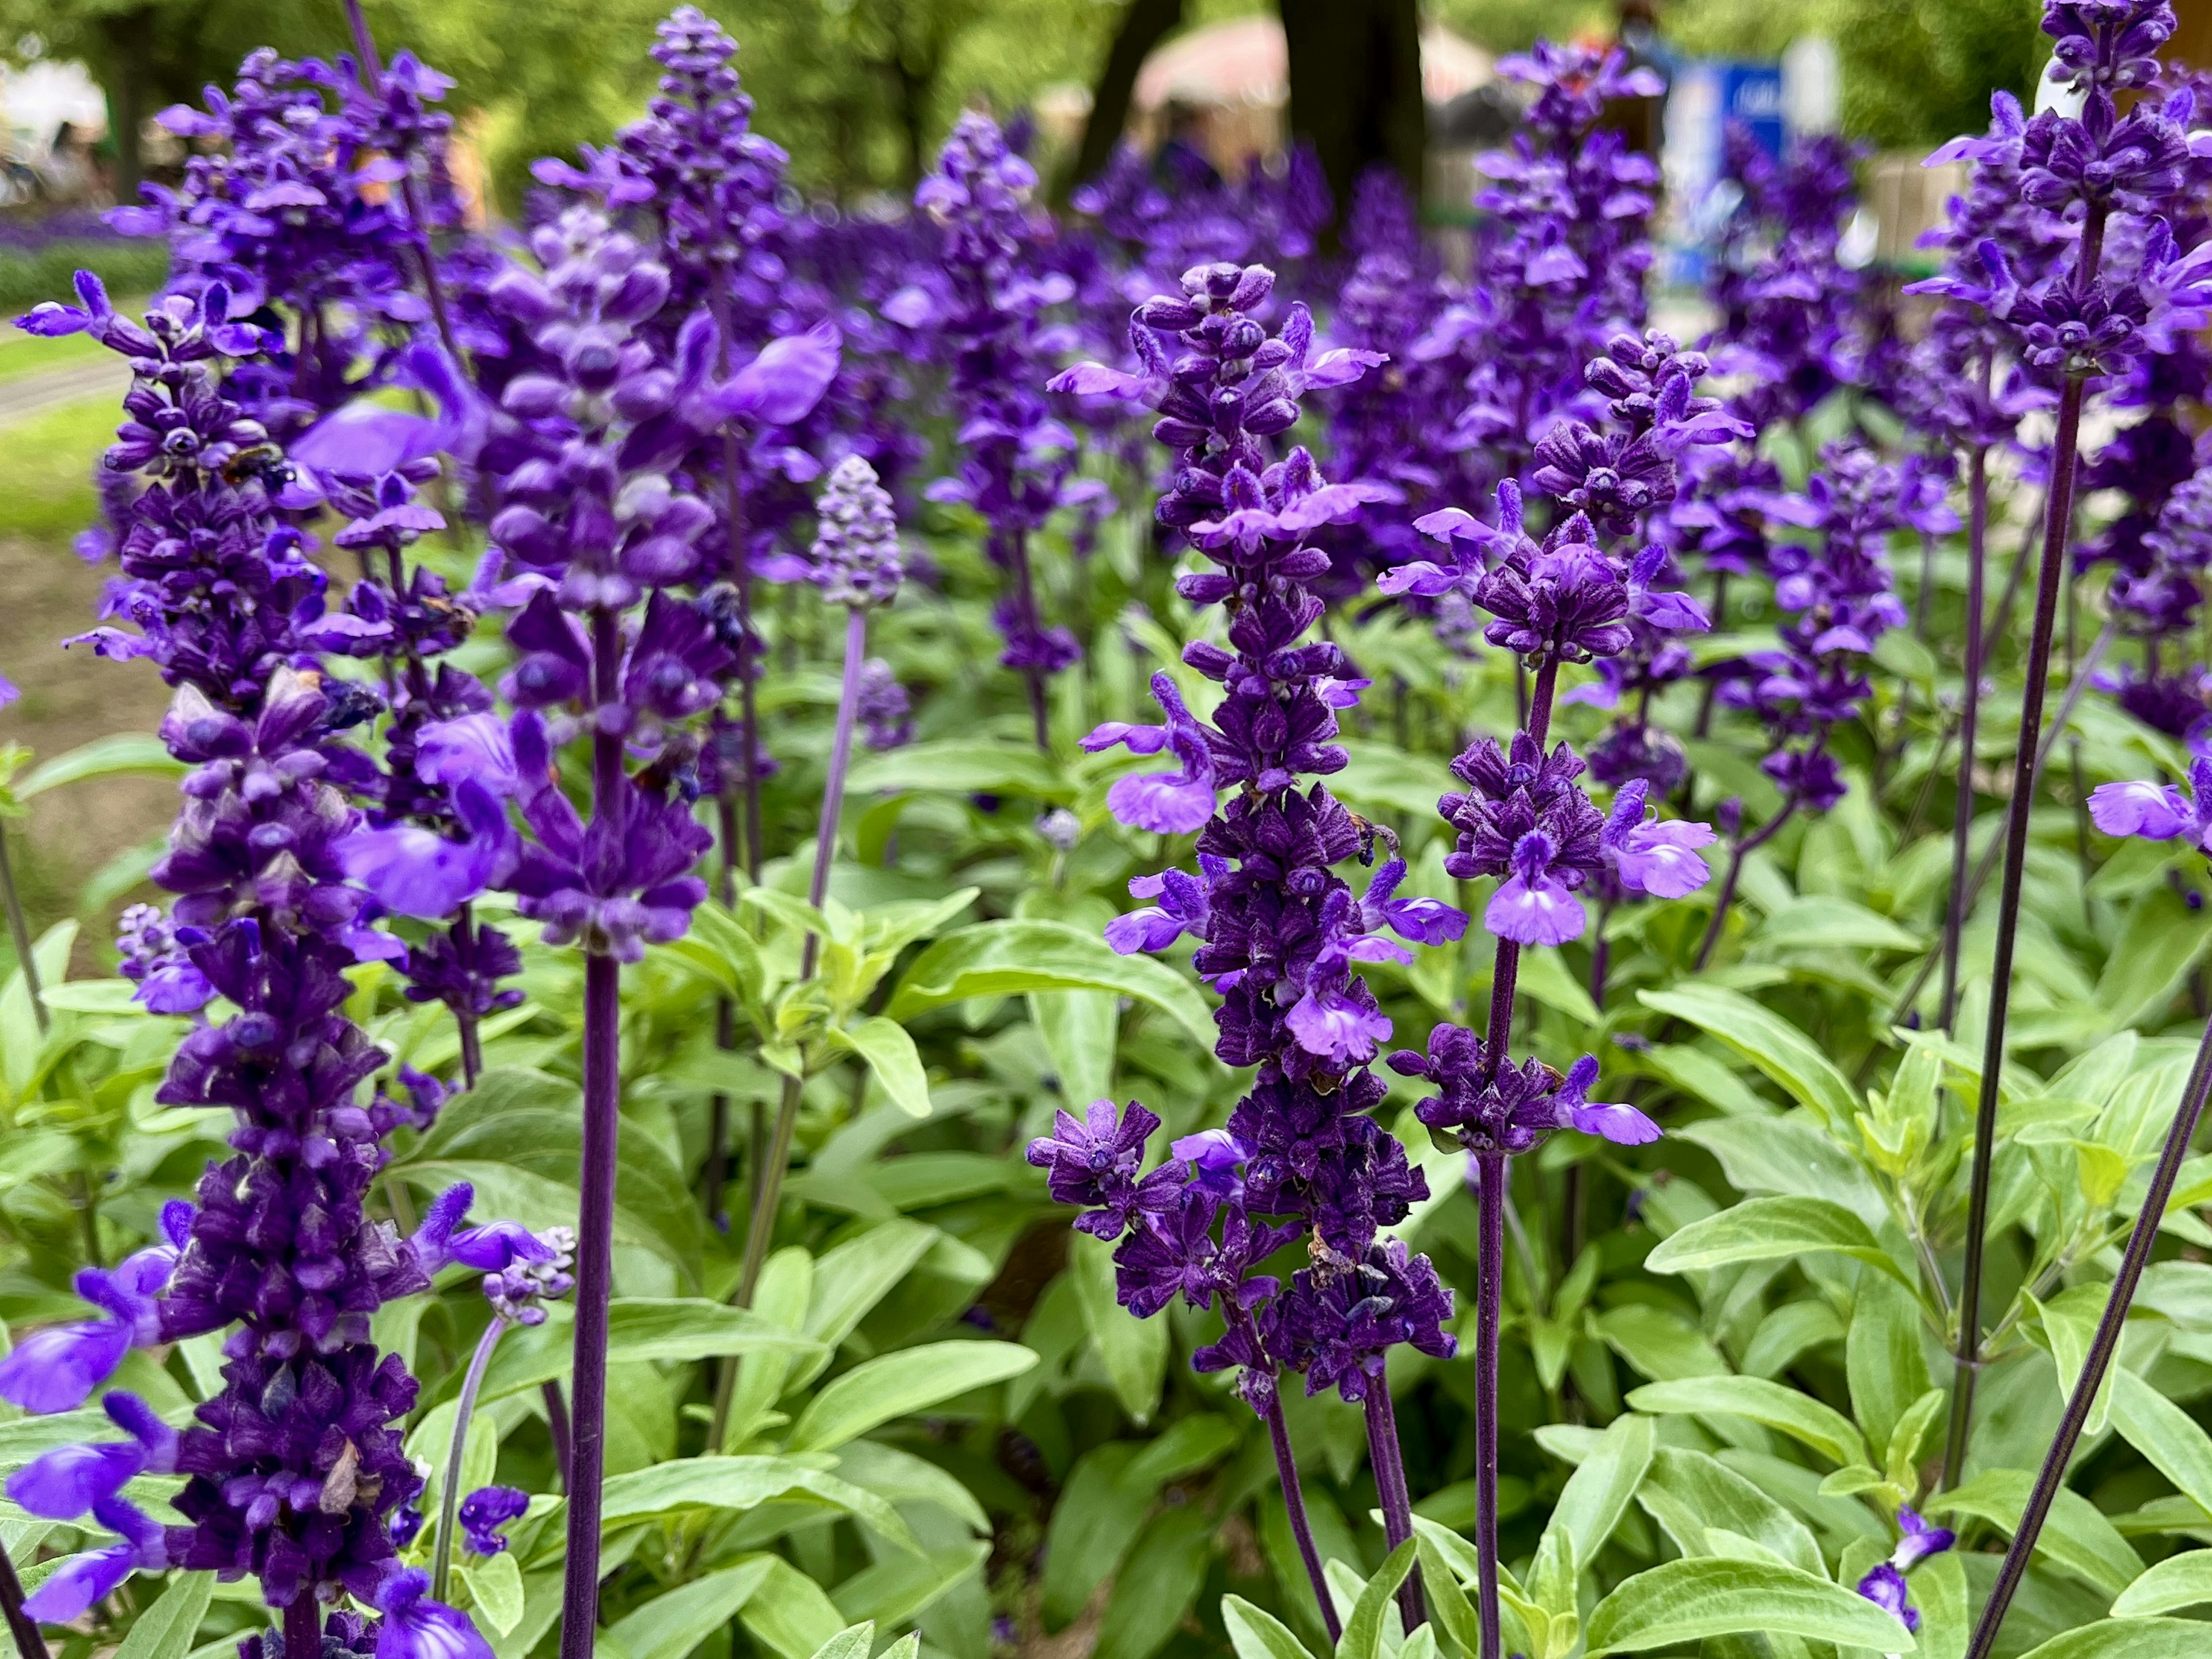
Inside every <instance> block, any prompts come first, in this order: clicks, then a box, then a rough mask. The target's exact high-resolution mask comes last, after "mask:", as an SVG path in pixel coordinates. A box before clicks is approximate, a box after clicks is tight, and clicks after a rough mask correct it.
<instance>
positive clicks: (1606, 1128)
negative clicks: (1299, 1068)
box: [1388, 1024, 1659, 1154]
mask: <svg viewBox="0 0 2212 1659" xmlns="http://www.w3.org/2000/svg"><path fill="white" fill-rule="evenodd" d="M1388 1063H1389V1067H1390V1069H1391V1070H1392V1071H1394V1072H1395V1073H1398V1074H1399V1075H1400V1076H1401V1077H1418V1078H1424V1079H1427V1081H1428V1083H1429V1084H1430V1085H1431V1087H1432V1088H1434V1089H1435V1090H1436V1091H1437V1093H1436V1094H1435V1095H1434V1096H1432V1097H1430V1098H1428V1099H1426V1100H1424V1101H1422V1102H1421V1103H1420V1104H1419V1106H1417V1107H1416V1108H1415V1109H1414V1112H1415V1115H1417V1116H1418V1117H1419V1119H1420V1121H1422V1122H1423V1123H1424V1124H1425V1125H1427V1127H1429V1129H1430V1130H1431V1133H1437V1134H1439V1135H1445V1136H1449V1138H1450V1139H1452V1140H1455V1141H1456V1142H1458V1143H1459V1144H1460V1145H1462V1146H1466V1147H1468V1149H1469V1150H1470V1151H1473V1152H1505V1153H1509V1154H1517V1153H1521V1152H1530V1151H1533V1150H1534V1148H1535V1147H1537V1146H1540V1145H1541V1144H1542V1142H1543V1141H1544V1140H1545V1139H1547V1137H1548V1136H1549V1135H1550V1134H1551V1133H1553V1131H1554V1130H1558V1129H1567V1128H1571V1129H1577V1130H1580V1131H1581V1132H1582V1133H1584V1134H1594V1135H1598V1136H1601V1137H1602V1138H1603V1139H1607V1140H1611V1141H1615V1142H1617V1143H1619V1144H1620V1145H1622V1146H1641V1145H1643V1144H1644V1142H1646V1141H1650V1140H1656V1139H1658V1137H1659V1130H1658V1127H1657V1126H1656V1125H1655V1124H1654V1123H1653V1122H1652V1121H1651V1120H1650V1118H1648V1117H1646V1116H1644V1114H1643V1113H1641V1112H1639V1111H1638V1110H1637V1109H1635V1108H1634V1107H1632V1106H1617V1105H1607V1104H1605V1103H1592V1102H1591V1101H1590V1100H1589V1088H1590V1085H1592V1084H1594V1083H1595V1082H1596V1081H1597V1074H1598V1066H1597V1061H1596V1060H1594V1059H1592V1058H1591V1057H1590V1056H1589V1055H1588V1054H1585V1055H1583V1057H1582V1058H1581V1059H1580V1060H1577V1061H1576V1062H1575V1064H1574V1066H1572V1067H1571V1069H1570V1070H1569V1071H1568V1073H1567V1074H1566V1075H1565V1077H1562V1076H1560V1074H1559V1073H1557V1072H1555V1071H1553V1069H1552V1068H1551V1067H1550V1066H1547V1065H1545V1064H1544V1063H1543V1062H1542V1061H1541V1060H1526V1061H1523V1062H1522V1063H1521V1064H1519V1065H1517V1066H1516V1064H1515V1063H1514V1062H1513V1060H1511V1059H1510V1057H1508V1056H1504V1055H1498V1056H1496V1057H1494V1058H1493V1056H1492V1054H1491V1053H1490V1051H1489V1048H1488V1046H1487V1045H1486V1043H1485V1042H1483V1040H1482V1039H1481V1038H1480V1037H1479V1036H1476V1035H1475V1034H1474V1032H1473V1031H1470V1030H1466V1029H1464V1028H1463V1027H1461V1026H1456V1025H1449V1024H1442V1025H1438V1026H1437V1027H1436V1028H1435V1029H1434V1030H1431V1032H1430V1033H1429V1048H1428V1052H1427V1053H1426V1054H1420V1053H1418V1052H1416V1051H1415V1050H1413V1049H1410V1048H1401V1049H1399V1050H1398V1051H1397V1052H1395V1054H1392V1055H1391V1056H1390V1058H1389V1062H1388Z"/></svg>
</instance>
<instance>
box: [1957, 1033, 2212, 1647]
mask: <svg viewBox="0 0 2212 1659" xmlns="http://www.w3.org/2000/svg"><path fill="white" fill-rule="evenodd" d="M2208 1092H2212V1024H2207V1025H2206V1026H2205V1028H2204V1036H2203V1041H2202V1042H2199V1043H2198V1044H2197V1063H2196V1065H2195V1066H2192V1067H2191V1070H2190V1073H2189V1081H2188V1083H2187V1085H2185V1087H2184V1088H2183V1090H2182V1091H2181V1103H2180V1105H2179V1107H2177V1108H2176V1109H2175V1111H2174V1114H2173V1124H2172V1127H2171V1128H2169V1129H2168V1130H2167V1131H2166V1146H2165V1149H2164V1150H2163V1151H2161V1152H2160V1153H2159V1157H2158V1167H2157V1168H2156V1169H2155V1170H2153V1171H2152V1173H2151V1178H2150V1189H2149V1190H2148V1192H2146V1193H2145V1194H2143V1203H2142V1209H2141V1210H2140V1211H2138V1212H2136V1225H2135V1227H2134V1230H2133V1231H2130V1233H2129V1235H2128V1248H2127V1250H2126V1253H2125V1254H2124V1255H2122V1256H2121V1258H2120V1271H2119V1273H2118V1275H2117V1276H2115V1277H2114V1279H2113V1280H2112V1291H2111V1293H2110V1294H2109V1295H2108V1296H2107V1297H2106V1298H2105V1312H2104V1316H2103V1317H2102V1318H2100V1319H2099V1320H2098V1322H2097V1334H2096V1335H2095V1337H2093V1339H2092V1340H2091V1341H2090V1343H2089V1352H2088V1353H2087V1356H2086V1357H2085V1358H2083V1360H2082V1362H2081V1376H2079V1377H2077V1378H2075V1383H2074V1392H2073V1393H2072V1394H2070V1395H2068V1396H2067V1397H2066V1411H2065V1414H2064V1415H2063V1417H2061V1418H2060V1419H2059V1421H2058V1433H2057V1436H2056V1437H2054V1438H2053V1439H2052V1440H2051V1449H2050V1450H2049V1451H2048V1452H2046V1453H2045V1455H2044V1458H2043V1468H2042V1469H2041V1470H2040V1471H2039V1473H2038V1474H2037V1475H2036V1477H2035V1487H2034V1490H2033V1492H2030V1493H2029V1494H2028V1499H2027V1509H2026V1510H2023V1511H2022V1512H2021V1518H2020V1526H2019V1528H2018V1529H2017V1530H2015V1532H2014V1534H2013V1535H2012V1543H2011V1545H2010V1546H2009V1547H2008V1548H2007V1549H2006V1551H2005V1557H2004V1565H2002V1566H2001V1567H1999V1568H1998V1569H1997V1577H1996V1584H1995V1585H1994V1586H1992V1587H1991V1589H1990V1599H1989V1601H1987V1602H1986V1603H1984V1606H1983V1607H1982V1617H1981V1622H1980V1623H1979V1624H1978V1625H1976V1626H1974V1639H1973V1640H1972V1643H1970V1644H1968V1646H1967V1649H1966V1659H1989V1656H1990V1650H1991V1649H1992V1648H1994V1647H1995V1646H1996V1639H1997V1632H1998V1631H2000V1630H2001V1629H2002V1628H2003V1626H2004V1618H2005V1610H2006V1609H2007V1608H2008V1607H2010V1606H2011V1605H2012V1598H2013V1594H2014V1592H2015V1591H2016V1590H2018V1589H2020V1581H2021V1577H2023V1576H2024V1575H2025V1574H2026V1573H2027V1561H2028V1557H2029V1556H2030V1555H2031V1554H2032V1553H2033V1552H2034V1549H2035V1541H2036V1537H2037V1535H2038V1534H2039V1533H2041V1532H2042V1530H2043V1522H2044V1520H2045V1517H2046V1516H2049V1515H2050V1513H2051V1504H2052V1502H2053V1500H2055V1499H2056V1498H2057V1496H2058V1488H2059V1487H2060V1486H2063V1484H2065V1480H2066V1466H2067V1465H2068V1464H2069V1463H2070V1462H2072V1461H2073V1458H2074V1449H2075V1446H2076V1445H2077V1444H2079V1443H2080V1442H2081V1430H2082V1426H2083V1425H2085V1424H2086V1423H2087V1422H2088V1420H2089V1407H2090V1406H2091V1405H2092V1404H2093V1402H2094V1401H2095V1400H2096V1398H2097V1389H2098V1386H2099V1385H2100V1383H2103V1382H2104V1380H2105V1373H2106V1370H2108V1369H2110V1367H2111V1365H2112V1356H2113V1355H2114V1354H2115V1353H2116V1352H2118V1350H2119V1346H2120V1334H2121V1328H2122V1327H2123V1326H2124V1324H2125V1323H2126V1322H2127V1317H2128V1304H2130V1302H2132V1301H2134V1300H2135V1294H2136V1285H2137V1284H2138V1283H2139V1282H2140V1281H2141V1280H2142V1272H2143V1268H2144V1267H2145V1265H2146V1264H2148V1262H2149V1261H2150V1252H2151V1246H2152V1245H2153V1244H2154V1243H2157V1241H2158V1230H2159V1226H2160V1223H2161V1222H2163V1221H2164V1220H2165V1218H2166V1202H2167V1200H2169V1199H2171V1198H2172V1196H2173V1185H2174V1182H2175V1180H2176V1178H2177V1177H2179V1175H2180V1173H2181V1165H2182V1162H2183V1160H2184V1159H2185V1158H2187V1157H2188V1156H2189V1143H2190V1140H2191V1138H2192V1137H2193V1136H2195V1134H2196V1133H2197V1120H2198V1119H2199V1118H2201V1117H2202V1116H2203V1114H2204V1100H2205V1096H2206V1095H2207V1093H2208Z"/></svg>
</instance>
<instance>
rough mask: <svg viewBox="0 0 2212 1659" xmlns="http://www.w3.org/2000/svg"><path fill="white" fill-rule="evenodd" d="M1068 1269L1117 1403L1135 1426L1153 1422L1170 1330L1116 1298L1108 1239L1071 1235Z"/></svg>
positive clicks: (1079, 1304) (1111, 1248)
mask: <svg viewBox="0 0 2212 1659" xmlns="http://www.w3.org/2000/svg"><path fill="white" fill-rule="evenodd" d="M1067 1267H1068V1273H1069V1276H1070V1277H1071V1279H1073V1282H1074V1285H1075V1299H1076V1304H1077V1305H1078V1306H1079V1307H1080V1308H1081V1309H1082V1310H1083V1324H1084V1328H1085V1329H1086V1330H1088V1331H1089V1332H1090V1333H1091V1343H1092V1345H1093V1346H1095V1347H1097V1350H1098V1358H1100V1359H1101V1360H1102V1361H1103V1363H1104V1364H1105V1366H1106V1375H1107V1377H1108V1379H1109V1381H1111V1382H1112V1383H1113V1384H1114V1396H1115V1399H1117V1400H1119V1401H1121V1409H1122V1410H1123V1411H1125V1412H1127V1413H1129V1416H1130V1417H1131V1418H1132V1419H1133V1420H1134V1421H1135V1422H1137V1423H1138V1424H1139V1425H1143V1424H1146V1423H1149V1422H1151V1421H1152V1413H1153V1412H1154V1411H1156V1410H1158V1407H1159V1403H1160V1389H1161V1388H1162V1387H1163V1385H1164V1383H1165V1382H1166V1380H1167V1369H1168V1332H1167V1327H1166V1326H1165V1325H1164V1323H1162V1322H1160V1321H1159V1320H1157V1319H1139V1318H1138V1317H1137V1316H1135V1315H1134V1314H1132V1313H1131V1312H1130V1311H1129V1310H1127V1308H1125V1307H1123V1306H1122V1305H1121V1303H1120V1301H1119V1300H1118V1299H1117V1298H1116V1297H1115V1282H1114V1247H1113V1246H1112V1245H1111V1244H1109V1243H1107V1242H1106V1241H1105V1240H1104V1239H1103V1238H1093V1237H1091V1235H1090V1234H1089V1233H1076V1234H1073V1236H1072V1237H1071V1238H1070V1239H1069V1250H1068V1262H1067Z"/></svg>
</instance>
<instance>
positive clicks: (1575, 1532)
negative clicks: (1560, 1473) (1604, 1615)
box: [1545, 1415, 1657, 1572]
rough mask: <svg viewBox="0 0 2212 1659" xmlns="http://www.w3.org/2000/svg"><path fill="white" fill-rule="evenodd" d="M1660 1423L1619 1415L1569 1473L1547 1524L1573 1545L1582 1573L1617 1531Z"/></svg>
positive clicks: (1646, 1465)
mask: <svg viewBox="0 0 2212 1659" xmlns="http://www.w3.org/2000/svg"><path fill="white" fill-rule="evenodd" d="M1656 1444H1657V1436H1656V1433H1655V1425H1653V1423H1652V1421H1651V1419H1650V1418H1648V1417H1638V1416H1634V1415H1626V1416H1621V1417H1617V1418H1615V1419H1613V1422H1612V1423H1611V1424H1610V1425H1608V1426H1607V1429H1606V1431H1605V1438H1604V1439H1602V1440H1601V1441H1600V1442H1599V1443H1598V1445H1597V1449H1596V1450H1595V1451H1594V1452H1592V1453H1591V1454H1590V1455H1589V1456H1588V1457H1585V1458H1584V1459H1583V1461H1582V1464H1581V1466H1580V1467H1579V1468H1577V1469H1576V1470H1575V1472H1574V1473H1573V1474H1571V1475H1569V1476H1568V1477H1567V1484H1566V1486H1565V1489H1564V1490H1563V1491H1562V1492H1560V1493H1559V1503H1558V1504H1556V1505H1555V1506H1554V1507H1553V1510H1552V1518H1551V1520H1550V1522H1548V1523H1547V1525H1546V1528H1545V1530H1546V1531H1547V1532H1549V1531H1551V1530H1553V1528H1557V1529H1559V1530H1560V1531H1562V1532H1564V1533H1565V1534H1566V1538H1567V1541H1568V1542H1569V1543H1570V1544H1571V1545H1572V1546H1573V1560H1574V1563H1575V1570H1576V1571H1578V1572H1579V1571H1582V1570H1583V1569H1584V1568H1587V1567H1588V1566H1589V1565H1590V1564H1591V1563H1592V1562H1594V1561H1595V1560H1596V1559H1597V1553H1598V1552H1599V1551H1600V1550H1601V1549H1602V1548H1604V1547H1605V1542H1606V1540H1607V1539H1608V1538H1611V1537H1612V1536H1613V1528H1615V1527H1617V1526H1619V1525H1620V1517H1621V1516H1622V1515H1623V1514H1624V1513H1626V1510H1627V1509H1628V1504H1629V1500H1630V1499H1631V1498H1634V1497H1635V1496H1636V1489H1637V1487H1638V1486H1641V1485H1642V1484H1643V1482H1644V1472H1645V1471H1646V1470H1648V1469H1649V1468H1650V1467H1651V1453H1652V1449H1653V1447H1654V1446H1655V1445H1656Z"/></svg>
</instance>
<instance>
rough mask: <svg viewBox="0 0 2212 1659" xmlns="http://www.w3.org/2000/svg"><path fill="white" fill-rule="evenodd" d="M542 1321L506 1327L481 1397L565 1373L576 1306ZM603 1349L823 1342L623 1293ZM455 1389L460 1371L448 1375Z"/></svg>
mask: <svg viewBox="0 0 2212 1659" xmlns="http://www.w3.org/2000/svg"><path fill="white" fill-rule="evenodd" d="M545 1313H546V1319H545V1322H544V1324H542V1325H533V1326H530V1327H527V1328H524V1329H521V1330H514V1331H509V1332H508V1333H507V1334H506V1335H505V1336H503V1337H501V1339H500V1343H499V1346H498V1347H496V1348H495V1349H494V1350H493V1351H492V1357H491V1364H489V1366H487V1367H486V1368H485V1370H484V1380H483V1392H482V1393H481V1394H480V1395H478V1396H477V1399H478V1402H479V1403H480V1404H483V1405H489V1403H490V1402H491V1401H495V1400H499V1399H503V1398H504V1397H505V1396H507V1395H511V1394H519V1393H520V1392H521V1391H522V1390H523V1389H534V1388H536V1387H537V1386H538V1384H539V1383H551V1382H555V1381H556V1380H558V1379H559V1378H561V1377H564V1376H568V1364H569V1354H570V1350H571V1349H572V1348H573V1346H574V1339H575V1322H576V1314H575V1310H574V1308H573V1307H572V1306H571V1305H570V1304H568V1303H565V1302H554V1303H548V1304H545ZM607 1343H608V1347H609V1349H610V1351H611V1352H613V1353H614V1354H615V1355H616V1357H617V1358H621V1359H623V1360H644V1359H652V1360H659V1361H662V1362H664V1363H665V1362H677V1361H684V1360H697V1359H712V1358H718V1357H720V1356H721V1355H723V1354H739V1353H767V1352H775V1353H791V1354H799V1355H809V1356H811V1355H815V1354H821V1355H823V1358H825V1359H826V1358H827V1357H828V1356H827V1352H826V1351H825V1350H824V1349H823V1345H822V1344H821V1343H820V1342H819V1341H817V1340H815V1339H814V1338H813V1337H812V1336H811V1335H801V1334H799V1332H797V1331H793V1330H787V1329H785V1328H783V1327H782V1326H781V1325H774V1324H771V1323H769V1322H768V1321H767V1320H765V1319H763V1318H762V1317H761V1316H759V1315H758V1314H756V1313H748V1312H746V1311H745V1310H744V1309H743V1308H732V1307H730V1306H728V1305H727V1304H724V1303H720V1302H710V1301H708V1300H706V1299H704V1298H702V1297H665V1298H661V1297H623V1298H621V1299H620V1300H619V1301H617V1302H615V1303H613V1304H611V1306H610V1307H609V1309H608V1313H607ZM449 1382H450V1383H451V1384H452V1389H451V1390H441V1392H450V1391H458V1389H459V1382H458V1374H457V1375H456V1377H455V1378H453V1379H449Z"/></svg>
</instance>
